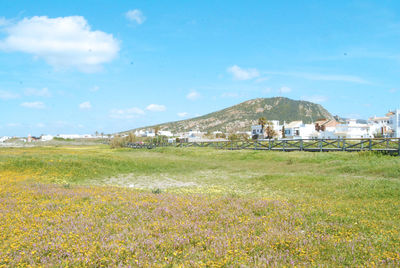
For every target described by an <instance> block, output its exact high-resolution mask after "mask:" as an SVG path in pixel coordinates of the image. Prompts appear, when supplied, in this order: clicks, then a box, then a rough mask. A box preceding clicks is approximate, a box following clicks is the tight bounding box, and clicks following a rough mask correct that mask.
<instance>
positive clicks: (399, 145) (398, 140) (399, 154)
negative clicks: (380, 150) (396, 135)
mask: <svg viewBox="0 0 400 268" xmlns="http://www.w3.org/2000/svg"><path fill="white" fill-rule="evenodd" d="M397 143H398V148H399V151H398V154H397V156H400V139H397Z"/></svg>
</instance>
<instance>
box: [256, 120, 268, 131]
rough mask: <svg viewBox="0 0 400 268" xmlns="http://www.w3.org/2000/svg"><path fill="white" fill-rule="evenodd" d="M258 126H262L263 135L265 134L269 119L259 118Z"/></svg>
mask: <svg viewBox="0 0 400 268" xmlns="http://www.w3.org/2000/svg"><path fill="white" fill-rule="evenodd" d="M258 124H259V125H261V133H264V127H265V125H266V124H267V119H266V118H265V117H260V118H258Z"/></svg>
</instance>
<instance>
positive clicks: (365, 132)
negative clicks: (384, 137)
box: [335, 119, 374, 139]
mask: <svg viewBox="0 0 400 268" xmlns="http://www.w3.org/2000/svg"><path fill="white" fill-rule="evenodd" d="M335 135H336V136H337V137H338V138H347V139H362V138H373V137H374V136H373V134H371V133H370V127H369V125H368V124H360V123H357V120H356V119H348V120H346V123H345V124H339V125H337V126H336V132H335Z"/></svg>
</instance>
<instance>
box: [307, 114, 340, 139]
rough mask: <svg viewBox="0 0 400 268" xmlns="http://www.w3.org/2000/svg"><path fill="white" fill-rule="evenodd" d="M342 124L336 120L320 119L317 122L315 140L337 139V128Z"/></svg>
mask: <svg viewBox="0 0 400 268" xmlns="http://www.w3.org/2000/svg"><path fill="white" fill-rule="evenodd" d="M339 124H340V123H339V122H338V121H336V119H334V118H333V119H326V118H323V119H319V120H317V121H316V122H315V132H314V135H313V136H314V138H318V139H336V138H337V136H336V134H335V133H336V127H337V126H338V125H339Z"/></svg>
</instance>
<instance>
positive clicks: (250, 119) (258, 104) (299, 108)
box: [140, 97, 332, 132]
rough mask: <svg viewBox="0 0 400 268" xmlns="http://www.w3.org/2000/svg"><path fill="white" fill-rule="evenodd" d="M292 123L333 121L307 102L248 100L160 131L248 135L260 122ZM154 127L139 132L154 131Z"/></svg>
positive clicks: (313, 104)
mask: <svg viewBox="0 0 400 268" xmlns="http://www.w3.org/2000/svg"><path fill="white" fill-rule="evenodd" d="M260 117H265V118H267V119H268V120H279V121H280V122H281V123H283V122H284V121H286V122H291V121H296V120H302V121H303V122H305V123H311V122H313V121H316V120H317V119H320V118H332V115H331V114H330V113H329V112H328V111H327V110H326V109H325V108H323V107H322V106H321V105H319V104H315V103H312V102H308V101H299V100H292V99H288V98H283V97H276V98H259V99H253V100H248V101H245V102H242V103H240V104H237V105H234V106H231V107H229V108H226V109H223V110H220V111H217V112H213V113H210V114H206V115H203V116H200V117H196V118H192V119H187V120H181V121H176V122H170V123H165V124H160V125H158V126H160V128H161V129H163V130H170V131H172V132H183V131H189V130H193V129H198V130H200V131H205V132H207V131H217V130H219V131H223V132H232V131H249V130H250V127H251V125H254V124H256V122H257V120H258V118H260ZM154 127H155V126H149V127H144V128H140V129H152V128H154Z"/></svg>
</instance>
